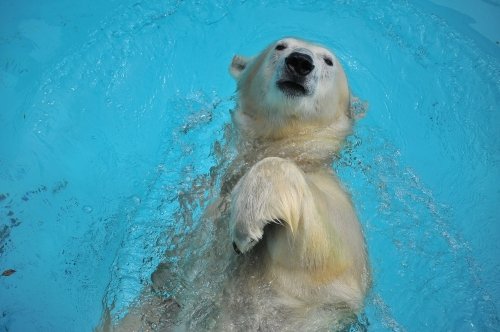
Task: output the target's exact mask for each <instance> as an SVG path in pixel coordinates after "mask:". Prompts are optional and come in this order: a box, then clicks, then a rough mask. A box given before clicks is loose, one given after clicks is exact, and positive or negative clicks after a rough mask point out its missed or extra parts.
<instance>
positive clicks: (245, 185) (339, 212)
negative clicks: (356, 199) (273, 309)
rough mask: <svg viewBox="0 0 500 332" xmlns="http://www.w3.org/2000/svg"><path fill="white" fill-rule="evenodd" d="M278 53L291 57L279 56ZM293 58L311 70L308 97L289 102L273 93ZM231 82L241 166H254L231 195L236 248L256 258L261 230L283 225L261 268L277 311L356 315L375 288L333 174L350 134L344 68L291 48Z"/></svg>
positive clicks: (236, 68) (251, 61)
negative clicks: (300, 57) (305, 59)
mask: <svg viewBox="0 0 500 332" xmlns="http://www.w3.org/2000/svg"><path fill="white" fill-rule="evenodd" d="M278 44H281V45H283V44H285V45H286V48H285V49H283V50H277V49H276V45H278ZM294 51H299V52H301V51H303V52H308V54H312V59H313V61H314V69H313V71H312V72H311V73H310V74H309V75H310V76H311V77H310V78H308V80H307V82H306V83H305V84H306V85H307V89H308V91H309V92H310V93H309V94H308V95H305V96H298V97H296V96H294V97H290V96H288V95H286V94H284V93H283V92H282V91H281V90H280V89H279V88H278V87H277V85H276V82H277V80H278V79H279V77H280V75H282V73H283V70H284V67H285V62H284V61H285V58H286V57H287V56H288V55H289V54H291V53H292V52H294ZM325 58H328V59H330V60H331V61H332V64H333V65H332V66H329V65H327V64H326V62H325ZM230 72H231V74H232V75H233V77H234V78H235V79H236V80H237V84H238V108H237V109H236V111H235V112H234V114H233V121H234V124H235V125H236V127H237V129H238V130H239V133H240V138H241V142H240V144H239V154H240V157H239V158H237V162H238V160H240V162H243V161H244V162H245V163H246V164H247V165H249V166H250V167H249V170H248V171H247V172H246V173H245V174H244V176H243V177H242V178H241V179H240V180H239V182H238V183H237V185H236V186H235V187H234V188H233V190H232V192H231V200H230V204H231V218H230V223H229V225H230V232H231V236H232V240H233V241H234V243H235V245H236V246H237V248H238V249H239V250H240V251H241V252H243V253H246V254H247V255H252V252H253V251H252V250H251V249H252V248H253V247H254V246H255V245H256V244H257V243H258V242H259V241H260V240H261V239H262V238H263V236H264V227H265V226H266V225H267V224H269V223H281V224H283V225H282V226H283V227H274V228H273V230H272V231H270V234H265V236H264V238H265V240H266V244H265V249H264V252H265V253H264V255H263V257H264V258H263V260H264V263H263V264H262V265H261V266H262V271H261V273H262V275H263V278H264V280H266V281H267V282H270V283H271V284H272V288H273V290H274V291H275V297H276V298H275V302H276V303H280V305H283V306H285V307H290V308H295V309H297V308H303V310H304V311H307V310H309V309H308V308H311V307H315V306H316V307H317V306H322V305H334V306H340V307H344V308H345V307H347V308H348V309H349V310H351V311H354V312H355V311H357V310H359V309H360V308H361V307H362V304H363V300H364V297H365V294H366V292H367V289H368V286H369V280H370V276H369V267H368V259H367V254H366V249H365V243H364V239H363V235H362V232H361V227H360V225H359V222H358V220H357V217H356V213H355V211H354V209H353V206H352V203H351V200H350V198H349V195H348V194H347V193H346V192H345V191H344V190H343V189H342V187H341V185H340V183H339V182H338V180H337V178H336V177H335V175H334V173H333V171H332V168H331V162H332V160H333V158H334V156H335V154H336V153H337V152H338V150H339V149H340V147H341V144H342V142H343V140H344V138H345V136H346V135H347V134H349V133H350V130H351V126H352V122H351V117H350V113H349V98H350V97H349V89H348V85H347V80H346V77H345V74H344V71H343V69H342V67H341V65H340V63H339V61H338V60H337V58H336V57H335V55H334V54H333V53H332V52H331V51H329V50H327V49H326V48H324V47H321V46H319V45H315V44H311V43H308V42H305V41H302V40H298V39H293V38H286V39H283V40H280V41H278V42H276V43H273V44H272V45H270V46H269V47H268V48H266V49H265V50H264V51H263V52H262V53H261V54H260V55H258V56H256V57H254V58H245V57H241V56H235V57H234V59H233V62H232V64H231V67H230Z"/></svg>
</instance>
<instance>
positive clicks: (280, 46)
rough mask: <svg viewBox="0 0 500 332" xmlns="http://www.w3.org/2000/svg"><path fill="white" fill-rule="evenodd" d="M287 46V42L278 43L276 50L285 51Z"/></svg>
mask: <svg viewBox="0 0 500 332" xmlns="http://www.w3.org/2000/svg"><path fill="white" fill-rule="evenodd" d="M285 48H286V44H278V45H276V47H275V49H276V51H283V50H284V49H285Z"/></svg>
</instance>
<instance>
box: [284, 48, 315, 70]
mask: <svg viewBox="0 0 500 332" xmlns="http://www.w3.org/2000/svg"><path fill="white" fill-rule="evenodd" d="M285 63H286V66H287V67H288V69H290V71H292V72H293V73H294V74H297V75H299V76H306V75H307V74H309V73H310V72H311V71H312V70H313V69H314V65H313V59H312V58H311V57H310V56H309V55H307V54H304V53H299V52H293V53H291V54H290V55H289V56H287V57H286V59H285Z"/></svg>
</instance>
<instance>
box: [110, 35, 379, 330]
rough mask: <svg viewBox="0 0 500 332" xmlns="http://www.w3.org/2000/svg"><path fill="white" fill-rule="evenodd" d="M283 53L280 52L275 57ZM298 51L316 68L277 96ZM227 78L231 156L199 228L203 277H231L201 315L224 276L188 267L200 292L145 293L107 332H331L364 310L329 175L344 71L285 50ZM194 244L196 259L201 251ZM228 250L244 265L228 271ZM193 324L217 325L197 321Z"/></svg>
mask: <svg viewBox="0 0 500 332" xmlns="http://www.w3.org/2000/svg"><path fill="white" fill-rule="evenodd" d="M278 44H280V45H286V48H284V49H282V50H277V49H276V45H278ZM294 51H300V52H305V53H307V54H309V55H310V56H311V59H312V61H313V62H314V69H313V70H312V71H311V72H310V73H309V74H308V75H307V79H306V80H304V82H303V84H304V89H305V91H306V93H305V94H304V95H300V96H291V95H287V94H286V93H284V92H283V91H282V90H280V89H279V88H278V86H277V85H276V84H277V80H280V78H282V77H283V75H284V73H285V72H286V70H287V69H286V64H285V59H286V57H287V56H289V55H290V54H291V53H292V52H294ZM325 59H328V60H330V61H331V66H330V65H328V63H327V62H325ZM230 72H231V74H232V75H233V77H234V78H235V79H236V81H237V84H238V107H237V109H236V110H235V111H234V112H233V123H234V126H235V127H236V129H237V131H238V137H239V144H238V155H237V156H236V158H235V160H234V162H233V163H232V164H231V165H230V167H229V169H228V171H227V174H226V175H225V176H224V179H223V181H224V184H223V188H222V192H223V195H222V197H221V198H220V199H219V200H218V201H217V202H216V203H214V204H212V206H211V207H210V208H209V209H207V210H206V211H205V215H204V218H203V219H204V220H205V219H206V220H212V221H214V223H208V222H207V223H205V225H206V226H207V227H205V228H203V227H202V230H206V231H207V233H209V234H210V235H206V234H205V233H203V234H198V236H199V237H200V238H205V237H206V236H212V235H213V247H211V248H210V250H208V251H207V252H204V251H201V252H203V253H206V254H203V264H204V266H205V267H206V266H207V264H208V266H210V267H212V266H216V267H218V266H220V267H221V268H220V269H219V270H216V271H219V272H220V270H222V271H223V273H224V276H225V273H226V272H227V273H230V275H229V276H228V278H227V279H224V281H223V284H222V285H221V291H220V292H216V293H217V294H218V295H217V296H215V298H211V299H210V300H209V301H208V303H207V299H204V300H203V301H202V299H200V298H199V296H198V295H197V294H198V293H197V292H198V290H202V289H204V288H206V287H215V288H214V289H218V288H217V287H218V286H217V282H216V281H215V279H217V278H216V277H220V276H211V275H205V273H202V272H200V271H198V268H197V266H198V265H199V264H201V262H194V263H193V264H190V263H189V262H190V261H189V260H188V263H186V265H187V266H186V269H187V270H182V271H180V273H182V276H183V277H185V278H187V277H188V276H186V274H187V275H189V278H194V277H193V276H198V277H197V280H198V282H197V283H193V284H189V285H188V286H186V287H185V291H184V292H182V293H180V294H177V296H174V298H173V299H163V298H161V297H157V296H156V295H154V294H152V293H151V292H148V290H147V289H145V290H144V291H143V293H142V295H141V298H140V299H139V301H138V304H137V305H136V306H135V307H134V308H132V309H131V310H130V312H129V313H128V314H127V316H126V317H125V318H124V319H122V320H121V321H120V322H119V323H118V324H117V325H114V324H113V323H112V322H111V319H110V316H109V314H108V315H104V317H103V324H102V330H104V331H136V330H144V331H149V330H151V326H152V325H155V326H157V329H156V330H158V329H160V330H162V328H164V329H166V330H175V331H177V330H179V331H185V330H216V331H257V330H259V331H323V330H331V329H334V328H340V326H341V325H336V324H341V323H339V322H342V321H343V320H344V319H345V318H346V317H348V318H352V315H353V313H355V312H356V311H358V310H360V309H361V307H362V304H363V300H364V297H365V294H366V292H367V289H368V287H369V283H370V273H369V267H368V259H367V253H366V249H365V243H364V239H363V235H362V232H361V227H360V225H359V222H358V220H357V218H356V213H355V211H354V209H353V206H352V203H351V200H350V197H349V195H348V194H347V193H346V192H345V191H344V190H343V189H342V186H341V185H340V183H339V181H338V179H337V178H336V176H335V174H334V173H333V170H332V161H333V159H334V157H335V155H336V154H337V153H338V151H339V149H340V148H341V146H342V142H343V140H344V138H345V136H346V135H348V134H349V133H350V130H351V126H352V121H351V116H350V111H349V99H350V96H349V89H348V85H347V80H346V77H345V74H344V71H343V70H342V67H341V65H340V63H339V61H338V60H337V58H336V57H335V55H334V54H333V53H332V52H330V51H329V50H327V49H326V48H324V47H321V46H319V45H315V44H311V43H308V42H305V41H301V40H298V39H293V38H286V39H283V40H280V41H278V42H276V43H273V44H272V45H270V46H269V47H267V48H266V49H265V50H264V51H263V52H262V53H261V54H260V55H258V56H256V57H253V58H247V57H242V56H235V57H234V59H233V61H232V64H231V66H230ZM235 182H236V183H235ZM228 204H229V208H230V211H229V215H230V216H229V224H228V225H227V224H226V223H225V221H227V215H228V213H226V211H227V210H226V207H227V206H228ZM268 224H275V225H271V226H270V227H265V226H266V225H268ZM212 226H213V229H214V231H213V233H210V232H208V230H210V229H212ZM227 226H229V232H230V239H228V237H227V233H228V230H227ZM193 236H194V235H193ZM195 237H196V236H195ZM200 238H198V239H196V238H195V239H193V243H194V245H193V246H192V247H193V248H192V249H195V247H194V246H195V245H199V244H200V243H205V242H204V241H201V240H200ZM228 241H233V242H234V244H235V246H236V247H237V249H239V250H240V251H241V252H243V253H244V255H242V256H239V257H238V259H236V260H234V257H235V254H234V253H232V252H229V248H230V247H231V246H230V244H229V243H227V242H228ZM233 263H234V264H233ZM167 266H168V264H167ZM226 267H227V268H226ZM190 268H191V269H190ZM163 270H164V267H162V268H159V269H158V271H157V272H155V274H154V276H153V279H158V280H157V282H155V283H154V285H153V287H155V285H156V287H160V288H161V287H163V286H164V285H165V284H166V283H167V280H168V278H170V275H171V273H172V272H173V271H170V272H169V271H168V269H165V271H167V272H165V273H164V271H163ZM211 271H213V269H211ZM155 276H163V277H162V278H160V277H158V278H156V277H155ZM212 283H215V285H211V284H212ZM210 285H211V286H210ZM201 293H203V292H201ZM212 301H213V302H212ZM198 303H201V307H198ZM176 304H178V305H176ZM175 308H177V309H176V310H174V309H175ZM194 308H197V309H194ZM176 311H179V312H178V313H176ZM199 312H201V313H204V312H210V313H212V314H207V315H206V316H202V317H201V318H198V317H197V316H196V315H197V313H199ZM169 316H172V317H175V318H173V319H171V320H169V319H166V317H169ZM195 316H196V317H195ZM153 323H154V324H153ZM159 326H163V327H161V328H160V327H159Z"/></svg>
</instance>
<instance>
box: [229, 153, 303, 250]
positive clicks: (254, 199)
mask: <svg viewBox="0 0 500 332" xmlns="http://www.w3.org/2000/svg"><path fill="white" fill-rule="evenodd" d="M307 190H308V189H307V183H306V181H305V178H304V176H303V173H302V172H301V171H300V170H299V169H298V168H297V166H295V164H293V163H292V162H291V161H288V160H285V159H282V158H276V157H269V158H265V159H263V160H261V161H260V162H258V163H257V164H255V165H254V166H253V167H252V168H251V169H250V170H249V171H248V173H247V174H245V175H244V176H243V177H242V178H241V179H240V181H239V182H238V183H237V184H236V186H235V187H234V189H233V191H232V193H231V218H230V231H231V236H232V239H233V248H234V249H235V251H237V252H241V253H245V252H247V251H248V250H250V249H251V248H253V246H255V244H257V242H258V241H259V240H260V239H261V238H262V236H263V234H264V227H265V226H266V225H267V224H269V223H279V224H283V225H285V224H286V225H287V226H288V227H289V228H290V230H291V231H292V232H293V230H294V229H295V228H296V227H297V223H298V220H299V218H300V211H301V204H302V202H303V197H304V193H305V192H306V191H307Z"/></svg>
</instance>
